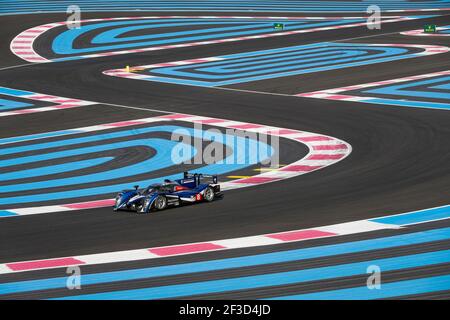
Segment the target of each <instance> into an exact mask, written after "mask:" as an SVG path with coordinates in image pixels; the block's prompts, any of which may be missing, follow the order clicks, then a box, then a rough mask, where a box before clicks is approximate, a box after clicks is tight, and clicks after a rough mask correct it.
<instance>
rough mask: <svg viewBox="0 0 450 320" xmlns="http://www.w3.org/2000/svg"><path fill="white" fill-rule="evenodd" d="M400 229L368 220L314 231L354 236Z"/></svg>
mask: <svg viewBox="0 0 450 320" xmlns="http://www.w3.org/2000/svg"><path fill="white" fill-rule="evenodd" d="M400 228H401V227H400V226H397V225H393V224H385V223H378V222H372V221H368V220H360V221H352V222H345V223H339V224H333V225H330V226H325V227H320V228H315V230H319V231H324V232H332V233H337V234H339V235H346V234H355V233H362V232H369V231H376V230H384V229H400Z"/></svg>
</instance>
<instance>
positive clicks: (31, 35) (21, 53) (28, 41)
mask: <svg viewBox="0 0 450 320" xmlns="http://www.w3.org/2000/svg"><path fill="white" fill-rule="evenodd" d="M177 18H181V19H190V18H191V19H255V20H256V19H262V20H264V19H269V20H287V19H289V20H298V19H308V20H342V19H355V18H364V19H366V18H367V17H239V16H149V17H118V18H101V19H86V20H80V21H79V22H81V23H86V22H98V21H111V20H139V19H177ZM413 19H414V18H411V17H402V16H393V17H389V19H387V20H384V21H382V23H389V22H398V21H406V20H413ZM70 23H73V21H63V22H54V23H48V24H44V25H40V26H36V27H33V28H30V29H27V30H25V31H23V32H21V33H20V34H18V35H17V36H16V37H15V38H14V39H13V40H12V41H11V43H10V49H11V51H12V52H13V53H14V54H15V55H16V56H18V57H19V58H21V59H23V60H25V61H28V62H37V63H43V62H51V61H52V60H51V59H47V58H44V57H42V56H41V55H39V54H38V53H37V52H36V51H35V50H34V47H33V44H34V42H35V40H36V39H37V38H38V37H39V36H41V35H42V34H44V33H45V32H47V31H48V30H50V29H53V28H56V27H60V26H65V25H67V24H70ZM364 25H366V22H360V23H351V24H346V25H341V26H331V27H319V28H311V29H304V30H293V31H282V32H273V33H267V34H260V35H253V36H243V37H235V38H226V39H219V40H208V41H197V42H190V43H181V44H174V45H163V46H155V47H149V48H139V49H130V50H120V51H109V52H103V53H96V54H87V55H81V56H78V57H80V58H97V57H106V56H112V55H120V54H128V53H138V52H148V51H156V50H164V49H174V48H183V47H192V46H199V45H207V44H214V43H224V42H234V41H242V40H250V39H261V38H270V37H278V36H287V35H293V34H301V33H308V32H316V31H324V30H334V29H342V28H351V27H359V26H364ZM136 46H139V43H136ZM55 60H57V59H55Z"/></svg>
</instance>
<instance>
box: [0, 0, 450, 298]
mask: <svg viewBox="0 0 450 320" xmlns="http://www.w3.org/2000/svg"><path fill="white" fill-rule="evenodd" d="M81 2H84V1H81ZM113 2H114V1H113ZM224 2H226V1H224ZM301 2H302V1H299V3H301ZM336 2H337V1H336ZM18 3H20V2H18ZM136 3H137V5H138V4H142V5H144V3H145V1H143V2H142V3H141V2H140V1H136ZM392 3H394V1H393V2H392ZM411 3H414V2H411ZM249 5H251V4H249ZM445 5H447V7H449V8H450V4H448V3H445V2H443V4H442V8H441V9H442V10H441V9H440V10H436V11H421V8H419V7H417V6H414V7H413V8H412V9H411V8H407V9H410V11H406V12H398V11H397V12H388V11H386V12H383V14H382V21H384V22H382V24H381V29H375V30H369V29H368V28H367V25H366V19H367V14H366V13H365V9H362V11H355V12H339V11H337V9H334V10H329V11H328V12H315V10H314V8H306V7H305V8H303V9H302V8H300V9H298V11H295V12H291V11H290V10H287V9H286V11H283V10H281V11H282V12H278V11H277V12H264V11H262V10H255V11H254V12H253V11H252V12H249V11H246V10H242V11H240V10H238V9H236V11H235V12H233V13H230V12H229V11H227V10H225V9H223V11H220V10H218V9H214V7H206V8H205V9H204V10H207V12H204V10H203V11H195V9H191V11H186V12H184V11H183V12H176V13H174V12H173V11H171V10H170V9H167V8H165V10H161V11H145V10H144V9H142V10H141V11H129V12H125V11H120V10H119V9H117V10H111V11H105V10H100V9H99V10H98V11H97V10H96V8H95V7H92V8H90V9H89V12H83V11H82V19H83V20H85V21H83V22H82V24H81V25H82V27H81V29H74V30H68V29H67V25H66V24H64V23H62V24H59V25H56V24H55V25H50V24H53V23H57V22H64V21H66V20H67V14H66V13H65V9H62V10H58V8H54V10H53V9H52V8H50V9H49V10H46V9H45V8H44V7H43V8H41V9H42V10H41V11H44V12H41V13H27V14H25V13H24V12H27V11H28V10H25V7H26V5H25V3H24V8H19V9H20V10H19V9H17V11H15V9H14V8H13V6H14V5H13V4H11V7H10V9H11V10H10V12H7V10H6V11H5V12H4V13H2V15H0V25H1V26H2V28H1V29H0V37H1V39H2V41H1V43H0V54H1V59H0V299H30V298H31V299H47V298H63V299H65V298H69V299H70V298H75V299H173V298H176V299H178V298H182V299H191V298H195V299H198V298H200V299H256V298H258V299H260V298H263V299H267V298H276V299H286V298H287V299H361V298H362V299H389V298H402V299H403V298H405V299H448V297H449V294H450V253H449V251H448V250H450V231H449V230H450V229H449V227H450V223H449V221H448V220H447V219H448V218H449V217H450V207H449V206H448V205H449V196H450V169H449V168H450V167H449V160H450V156H449V155H450V144H449V141H450V102H449V101H450V94H449V93H450V92H449V90H450V87H449V83H450V72H449V70H450V68H449V61H450V51H449V47H450V42H449V40H450V38H449V37H448V32H447V29H445V28H444V29H442V32H441V33H438V34H434V35H433V36H422V35H421V34H420V33H421V32H420V30H421V29H423V26H424V25H425V24H436V25H437V26H446V25H450V10H449V9H448V8H447V9H445ZM392 6H394V4H392ZM6 7H8V4H6ZM324 7H326V6H325V5H324ZM13 9H14V10H13ZM29 9H30V11H34V10H37V9H36V8H34V7H30V8H29ZM392 9H393V10H396V9H397V10H398V9H399V8H398V7H395V8H394V7H393V8H392ZM21 10H22V11H21ZM23 10H25V11H23ZM52 10H53V11H55V12H47V11H52ZM302 10H303V11H302ZM56 11H58V12H56ZM60 11H63V12H60ZM324 11H326V10H324ZM22 13H23V14H22ZM175 15H176V16H175ZM231 15H232V16H231ZM249 16H252V18H249ZM268 16H270V18H268ZM124 17H126V18H124ZM143 17H146V18H143ZM275 17H278V18H275ZM280 17H284V18H280ZM305 17H308V19H306V18H305ZM117 18H119V19H117ZM92 19H95V20H92ZM386 20H387V21H388V22H386ZM389 21H390V22H389ZM274 22H282V23H284V29H283V30H274V28H273V26H272V25H273V23H274ZM349 24H354V25H353V26H348V25H349ZM42 25H46V27H41V28H39V26H42ZM36 27H37V29H36ZM32 28H35V29H34V31H33V30H32V31H29V32H28V33H26V30H29V29H32ZM77 30H78V31H77ZM411 30H419V31H417V32H416V34H415V35H413V34H403V32H407V31H411ZM24 32H25V33H24ZM283 32H292V33H286V34H283V35H277V36H274V34H276V33H283ZM21 33H22V36H21V37H19V38H16V37H17V36H18V35H19V34H21ZM252 36H253V38H252ZM256 36H259V37H256ZM230 38H231V39H233V40H229V41H221V40H223V39H230ZM27 39H33V42H30V41H31V40H27ZM202 41H204V42H207V43H199V42H202ZM208 41H209V42H208ZM12 43H14V45H13V44H12ZM183 44H184V45H183ZM186 44H188V45H186ZM177 45H178V46H177ZM145 48H147V49H145ZM148 48H153V49H151V50H148ZM138 49H145V50H141V51H139V50H138ZM119 51H125V52H119ZM180 62H181V63H180ZM126 66H130V67H131V71H130V70H128V71H126V69H125V67H126ZM133 68H135V69H133ZM111 70H113V71H112V72H111ZM108 71H109V72H108ZM398 79H402V80H398ZM362 84H371V85H367V86H361V85H362ZM338 88H341V90H334V91H333V90H332V89H338ZM319 91H320V92H319ZM55 106H56V107H55ZM39 109H40V110H39ZM24 110H25V111H24ZM30 110H31V111H30ZM36 110H38V111H36ZM180 115H181V116H180ZM186 115H188V116H186ZM196 117H197V118H196ZM199 117H200V118H199ZM202 117H204V118H202ZM139 119H152V120H145V121H140V120H139ZM196 119H197V120H196ZM198 119H200V120H198ZM194 123H197V124H198V123H203V125H204V128H203V129H204V130H206V129H210V128H215V129H218V130H219V131H220V132H225V129H227V128H235V129H243V130H248V131H249V132H252V130H253V131H254V132H256V131H255V130H256V129H261V130H266V129H265V128H266V127H267V126H268V127H270V128H271V129H270V130H269V131H268V132H269V134H270V133H271V132H272V133H273V132H278V133H279V136H278V137H279V149H278V150H275V154H276V155H277V156H279V159H280V166H279V167H278V168H276V169H275V170H270V169H269V168H267V167H265V166H261V164H260V163H251V164H244V165H230V166H228V167H225V166H223V165H222V166H221V165H217V164H216V165H205V164H200V165H175V164H172V163H168V161H169V160H170V157H169V155H168V151H167V150H169V148H171V146H172V145H173V144H171V142H170V134H171V133H172V132H173V130H174V128H192V126H193V125H194ZM110 124H113V125H110ZM94 126H95V127H94ZM86 128H88V129H86ZM255 128H256V129H255ZM278 133H275V134H278ZM305 137H306V138H305ZM196 139H197V138H196ZM198 139H200V138H198ZM194 140H195V139H194ZM320 141H322V142H323V141H325V142H324V143H320ZM172 142H173V141H172ZM203 143H204V142H203ZM200 144H202V142H200ZM267 144H268V145H271V144H273V141H272V140H271V139H270V140H269V141H268V142H267ZM235 148H236V146H233V145H227V146H226V148H225V149H226V154H227V155H228V154H233V153H234V152H237V151H236V149H235ZM47 149H48V150H47ZM169 154H170V152H169ZM158 157H159V158H158ZM168 157H169V158H168ZM152 159H153V160H152ZM168 159H169V160H168ZM302 159H303V160H302ZM296 161H299V162H296ZM308 161H309V162H308ZM123 168H125V169H123ZM283 168H284V169H283ZM202 169H203V170H207V171H211V172H216V173H219V177H220V180H221V181H223V182H225V183H226V186H227V187H228V186H230V187H229V188H228V189H227V188H225V189H227V190H226V191H225V196H224V198H223V199H221V200H218V201H214V202H212V203H201V204H198V205H189V206H184V207H180V208H174V209H169V210H167V211H163V212H154V213H150V214H147V215H138V214H135V213H132V212H121V213H114V212H113V211H112V207H111V205H110V203H109V202H108V201H107V200H108V199H113V198H114V196H115V193H116V192H118V191H120V190H121V189H123V188H122V187H121V186H125V185H126V186H129V187H132V186H133V185H134V184H135V183H136V182H138V181H153V180H152V179H154V180H158V179H159V180H161V179H163V177H172V176H176V175H180V174H181V173H182V172H183V171H184V170H196V171H201V170H202ZM316 169H317V170H316ZM252 177H253V178H252ZM240 179H241V180H240ZM245 179H250V180H246V181H245ZM243 180H244V181H243ZM236 186H238V187H236ZM417 211H419V213H417ZM411 212H412V213H411ZM400 213H407V214H406V215H405V216H401V217H402V218H398V217H399V216H394V217H389V218H383V217H387V216H393V215H396V214H400ZM293 230H295V231H293ZM287 231H293V232H290V233H286V232H287ZM233 239H235V240H233ZM236 239H237V240H236ZM225 240H226V241H225ZM220 241H222V242H220ZM361 241H366V242H361ZM160 247H163V248H160ZM311 248H312V249H311ZM330 248H333V249H332V250H331V249H330ZM141 251H142V252H141ZM144 251H145V252H146V253H145V254H148V255H149V256H148V257H147V258H146V256H145V254H144V253H143V252H144ZM230 259H235V260H230ZM219 260H220V261H221V262H220V263H219V262H218V261H219ZM222 260H223V261H222ZM186 264H193V265H186ZM72 265H80V266H81V272H82V278H81V281H82V282H81V283H82V289H81V290H68V289H67V288H66V287H65V279H66V277H67V274H66V269H67V267H68V266H72ZM371 265H377V266H379V267H380V268H381V272H382V280H383V282H382V285H381V289H379V290H377V289H375V290H369V289H367V288H366V280H367V277H368V274H367V273H368V271H367V270H368V269H367V268H368V267H369V266H371ZM165 266H171V267H172V268H171V269H170V270H169V269H168V270H165V269H164V267H165ZM167 268H169V267H167ZM322 268H325V269H322ZM324 270H327V271H326V272H325V271H324ZM325 275H326V276H325ZM83 279H86V280H83Z"/></svg>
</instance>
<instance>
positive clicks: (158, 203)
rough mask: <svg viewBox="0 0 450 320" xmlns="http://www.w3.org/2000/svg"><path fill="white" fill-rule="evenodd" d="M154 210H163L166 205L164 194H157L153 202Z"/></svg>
mask: <svg viewBox="0 0 450 320" xmlns="http://www.w3.org/2000/svg"><path fill="white" fill-rule="evenodd" d="M153 206H154V208H155V209H156V210H164V209H165V208H166V207H167V198H166V197H164V196H158V197H157V198H156V199H155V203H154V204H153Z"/></svg>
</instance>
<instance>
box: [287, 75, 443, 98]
mask: <svg viewBox="0 0 450 320" xmlns="http://www.w3.org/2000/svg"><path fill="white" fill-rule="evenodd" d="M449 74H450V70H446V71H439V72H432V73H426V74H420V75H415V76H409V77H403V78H397V79H391V80H384V81H376V82H370V83H364V84H357V85H352V86H346V87H340V88H334V89H326V90H320V91H312V92H305V93H300V94H296V95H295V96H297V97H304V98H317V99H327V100H340V101H364V100H368V99H376V97H368V96H355V95H346V94H341V93H342V92H346V91H352V90H361V89H366V88H371V87H377V86H383V85H390V84H396V83H402V82H407V81H414V80H420V79H426V78H433V77H438V76H446V75H449Z"/></svg>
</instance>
